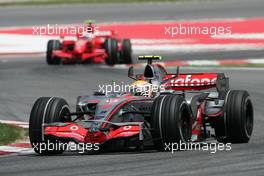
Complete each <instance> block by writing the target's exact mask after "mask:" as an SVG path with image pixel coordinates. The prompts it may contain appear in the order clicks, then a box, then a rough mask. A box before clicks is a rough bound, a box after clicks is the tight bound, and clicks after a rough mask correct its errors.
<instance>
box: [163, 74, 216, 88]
mask: <svg viewBox="0 0 264 176" xmlns="http://www.w3.org/2000/svg"><path fill="white" fill-rule="evenodd" d="M216 79H217V75H216V74H186V75H179V76H178V77H177V78H176V79H173V80H171V81H170V82H169V83H168V84H169V86H207V85H214V84H216Z"/></svg>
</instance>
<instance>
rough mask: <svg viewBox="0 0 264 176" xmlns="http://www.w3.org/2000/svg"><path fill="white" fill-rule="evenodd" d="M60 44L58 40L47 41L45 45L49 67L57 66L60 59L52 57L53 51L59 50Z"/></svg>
mask: <svg viewBox="0 0 264 176" xmlns="http://www.w3.org/2000/svg"><path fill="white" fill-rule="evenodd" d="M60 49H61V44H60V41H59V40H49V41H48V45H47V53H46V61H47V63H48V64H49V65H59V64H60V63H61V59H60V58H58V57H52V52H53V50H60Z"/></svg>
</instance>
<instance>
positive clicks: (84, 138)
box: [29, 56, 253, 154]
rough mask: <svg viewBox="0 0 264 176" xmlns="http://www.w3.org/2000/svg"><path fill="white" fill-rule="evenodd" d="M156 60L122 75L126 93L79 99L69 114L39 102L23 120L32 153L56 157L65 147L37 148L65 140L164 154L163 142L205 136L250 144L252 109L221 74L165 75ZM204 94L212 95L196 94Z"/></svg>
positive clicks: (63, 107)
mask: <svg viewBox="0 0 264 176" xmlns="http://www.w3.org/2000/svg"><path fill="white" fill-rule="evenodd" d="M159 58H160V57H157V56H141V57H139V59H144V60H145V59H146V60H148V64H147V65H146V67H145V70H144V73H143V74H139V75H134V71H133V67H130V69H129V71H128V76H129V77H130V78H132V79H134V80H136V81H135V82H134V83H133V84H132V85H131V89H130V91H128V92H119V93H115V92H113V93H109V94H105V93H102V92H100V93H98V92H96V93H95V94H94V95H91V96H80V97H78V98H77V104H76V111H75V112H71V111H70V108H69V105H68V104H67V102H66V101H65V100H64V99H62V98H56V97H41V98H39V99H38V100H37V101H36V102H35V104H34V106H33V108H32V111H31V114H30V121H29V137H30V142H31V144H32V146H33V147H34V150H35V152H36V153H39V154H58V153H62V152H63V151H64V150H65V148H54V147H53V148H52V149H50V150H48V148H44V149H43V148H42V149H40V146H41V145H44V144H48V143H49V144H58V143H60V144H67V143H68V142H69V141H74V142H75V143H76V144H80V143H82V144H97V145H98V146H99V147H100V148H103V149H107V148H111V146H113V145H114V146H115V147H114V148H116V146H122V147H127V148H133V149H140V150H142V149H143V148H144V147H146V146H152V147H154V148H155V149H157V150H165V145H166V144H167V143H189V142H199V141H206V139H207V138H209V137H210V138H212V137H214V138H215V139H217V141H219V142H224V143H247V142H248V141H249V140H250V137H251V134H252V130H253V105H252V102H251V100H250V96H249V94H248V92H247V91H244V90H230V89H229V83H228V78H227V77H225V75H224V74H223V73H179V69H177V71H176V73H174V74H171V73H167V71H166V69H165V68H164V67H163V66H162V65H160V64H158V63H157V64H153V63H152V60H153V59H159ZM140 85H141V86H145V87H146V86H149V85H151V89H150V87H148V88H147V89H144V90H143V89H142V90H140V91H138V88H139V86H140ZM154 85H155V86H158V88H157V89H156V91H154V89H152V88H153V87H154ZM135 88H136V89H137V91H135ZM207 89H208V90H209V89H210V90H211V89H213V90H211V91H202V92H201V90H207ZM188 95H191V96H190V97H191V99H189V100H188ZM210 131H213V132H212V133H210Z"/></svg>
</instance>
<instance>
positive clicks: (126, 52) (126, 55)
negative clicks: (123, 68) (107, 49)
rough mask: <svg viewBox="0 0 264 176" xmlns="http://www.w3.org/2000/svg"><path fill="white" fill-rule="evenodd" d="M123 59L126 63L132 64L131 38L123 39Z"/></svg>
mask: <svg viewBox="0 0 264 176" xmlns="http://www.w3.org/2000/svg"><path fill="white" fill-rule="evenodd" d="M122 47H123V49H122V51H121V60H122V61H123V63H125V64H132V47H131V42H130V40H129V39H124V40H122Z"/></svg>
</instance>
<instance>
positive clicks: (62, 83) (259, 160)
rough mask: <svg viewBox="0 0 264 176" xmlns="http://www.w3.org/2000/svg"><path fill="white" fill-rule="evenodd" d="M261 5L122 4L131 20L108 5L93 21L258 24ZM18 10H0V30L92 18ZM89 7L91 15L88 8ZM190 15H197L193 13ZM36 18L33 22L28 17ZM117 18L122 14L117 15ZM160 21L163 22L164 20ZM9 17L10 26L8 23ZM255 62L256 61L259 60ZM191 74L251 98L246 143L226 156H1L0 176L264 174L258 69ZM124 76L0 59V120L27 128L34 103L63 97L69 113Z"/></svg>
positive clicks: (93, 69)
mask: <svg viewBox="0 0 264 176" xmlns="http://www.w3.org/2000/svg"><path fill="white" fill-rule="evenodd" d="M217 4H218V5H217ZM220 4H221V3H220ZM263 5H264V3H263V2H262V1H252V2H250V3H249V4H248V3H246V1H243V2H238V1H231V2H230V3H226V4H224V3H223V4H222V5H219V3H209V4H208V5H207V7H208V9H207V10H206V7H205V5H199V3H197V6H191V5H185V4H183V5H181V8H180V7H178V5H177V7H176V6H175V8H174V11H173V10H172V9H173V5H171V4H165V5H161V4H160V5H159V7H156V5H153V4H146V5H142V7H141V6H139V5H136V4H134V5H131V6H129V5H125V6H128V7H129V8H132V7H133V6H137V7H138V8H135V9H134V10H135V11H136V12H142V13H141V15H137V14H138V13H136V12H135V16H134V17H132V16H133V15H131V13H133V10H131V11H128V9H129V8H128V7H127V9H122V8H120V11H119V12H117V11H115V10H114V9H115V8H118V7H115V6H112V5H110V6H109V8H107V7H108V6H107V7H104V9H107V10H106V15H105V16H107V17H106V18H104V17H103V15H100V13H99V12H97V10H98V9H97V10H94V16H97V17H98V16H99V17H98V18H101V19H98V20H101V21H110V20H111V19H112V20H113V19H114V18H115V17H117V18H118V19H117V20H120V21H123V20H125V19H126V18H127V19H129V20H150V19H153V20H154V19H155V20H163V19H167V20H168V19H171V18H172V17H174V18H176V16H177V18H184V19H187V18H190V19H193V18H209V17H215V18H220V17H257V16H261V15H263V14H262V13H261V12H262V10H263ZM157 6H158V5H157ZM246 6H248V7H246ZM95 7H97V6H95ZM143 7H145V9H148V10H147V11H149V13H150V11H151V10H150V9H153V10H154V11H155V12H153V13H152V14H151V13H150V14H149V13H147V12H146V13H143ZM147 7H148V8H147ZM160 7H163V8H162V9H161V10H157V9H160ZM16 8H17V7H16ZM16 8H6V9H1V10H0V16H1V19H0V25H1V26H11V25H13V26H15V25H33V24H36V23H38V24H43V23H47V22H49V23H57V22H61V23H64V22H65V23H68V20H70V22H73V23H74V22H78V21H79V19H80V18H81V17H83V18H84V17H86V16H88V15H89V13H92V12H90V11H89V10H85V8H87V9H89V7H85V6H84V7H80V6H76V7H75V6H74V7H72V8H71V10H72V11H74V12H76V13H75V14H71V15H69V14H66V12H65V9H64V10H63V8H66V9H68V10H70V8H69V7H66V6H65V7H64V6H61V7H60V8H56V7H48V8H47V9H46V13H45V14H46V15H44V11H45V10H41V8H32V9H31V8H28V7H25V8H17V9H16ZM79 8H81V9H79ZM90 8H91V9H93V8H92V7H90ZM98 8H99V7H98ZM100 8H102V7H100ZM177 8H178V9H177ZM10 9H16V10H11V11H9V13H7V12H8V10H10ZM44 9H45V8H44ZM58 9H59V10H58ZM109 9H112V10H109ZM140 9H141V11H140ZM155 9H156V10H155ZM166 9H167V10H166ZM194 9H196V11H195V10H194ZM203 9H204V10H203ZM125 10H126V11H125ZM165 10H166V11H165ZM16 11H18V12H16ZM38 11H39V15H35V16H34V14H37V12H38ZM108 11H111V12H108ZM12 12H13V13H12ZM70 12H71V11H68V13H70ZM107 12H108V13H109V14H108V13H107ZM123 12H128V13H124V15H120V14H122V13H123ZM129 12H130V13H129ZM165 12H166V13H165ZM180 12H181V13H180ZM183 12H184V13H183ZM188 12H190V13H192V14H189V13H188ZM19 13H20V15H19ZM56 13H58V16H57V18H56V19H55V18H52V17H54V16H55V14H56ZM86 13H87V14H88V15H87V14H86ZM158 13H160V14H158ZM29 14H30V15H29ZM32 14H33V15H32ZM110 14H112V15H110ZM165 14H168V15H167V16H166V15H165ZM2 15H4V16H2ZM64 15H66V17H69V19H64ZM100 16H101V17H100ZM7 17H8V18H9V20H7V19H6V18H7ZM108 18H109V19H108ZM3 19H4V20H3ZM63 20H64V21H63ZM237 54H239V53H237ZM252 54H253V53H252ZM234 55H236V54H232V53H231V54H230V56H231V57H232V56H234ZM259 55H260V56H261V53H260V54H259ZM250 56H251V55H250ZM250 56H248V57H250ZM204 57H206V54H204ZM207 57H209V56H207ZM171 71H172V70H171ZM182 71H194V70H182ZM196 71H208V72H210V71H219V72H225V73H226V75H227V76H229V77H230V79H231V80H230V85H231V88H232V89H245V90H248V91H249V93H250V95H251V98H252V100H253V103H254V111H255V124H254V125H255V126H254V132H253V136H252V139H251V141H250V143H248V144H234V145H232V150H231V152H223V151H218V152H216V153H215V154H210V152H206V151H204V152H201V151H185V152H176V153H174V154H171V153H169V152H156V151H146V152H143V153H136V152H132V153H128V152H125V153H120V152H117V153H105V154H99V155H81V154H76V153H65V154H64V155H61V156H48V157H41V156H37V155H35V154H28V155H24V156H8V157H0V175H27V176H28V175H63V176H67V175H108V176H109V175H120V176H121V175H221V176H223V175H228V176H229V175H234V176H236V175H237V176H248V175H252V176H253V175H260V176H262V175H263V173H264V152H263V144H264V134H263V132H262V128H263V126H264V120H263V115H264V110H263V103H264V101H263V99H264V92H263V87H264V81H263V75H264V70H243V69H238V70H232V69H231V70H230V69H227V70H217V69H213V70H209V69H205V70H196ZM126 75H127V70H123V69H112V68H107V67H102V66H98V65H64V66H54V67H53V66H47V65H46V64H45V60H44V57H26V56H25V57H15V58H7V57H1V58H0V100H1V101H0V119H7V120H22V121H28V117H29V113H30V109H31V107H32V104H33V102H34V101H35V99H37V98H38V97H39V96H58V97H64V98H65V99H66V100H67V101H68V102H69V103H70V105H71V106H74V103H75V101H76V97H77V96H78V95H86V94H91V93H92V92H93V91H95V90H97V89H98V86H97V85H98V84H106V83H111V82H112V80H116V81H120V82H122V81H125V82H128V79H127V77H126Z"/></svg>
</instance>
